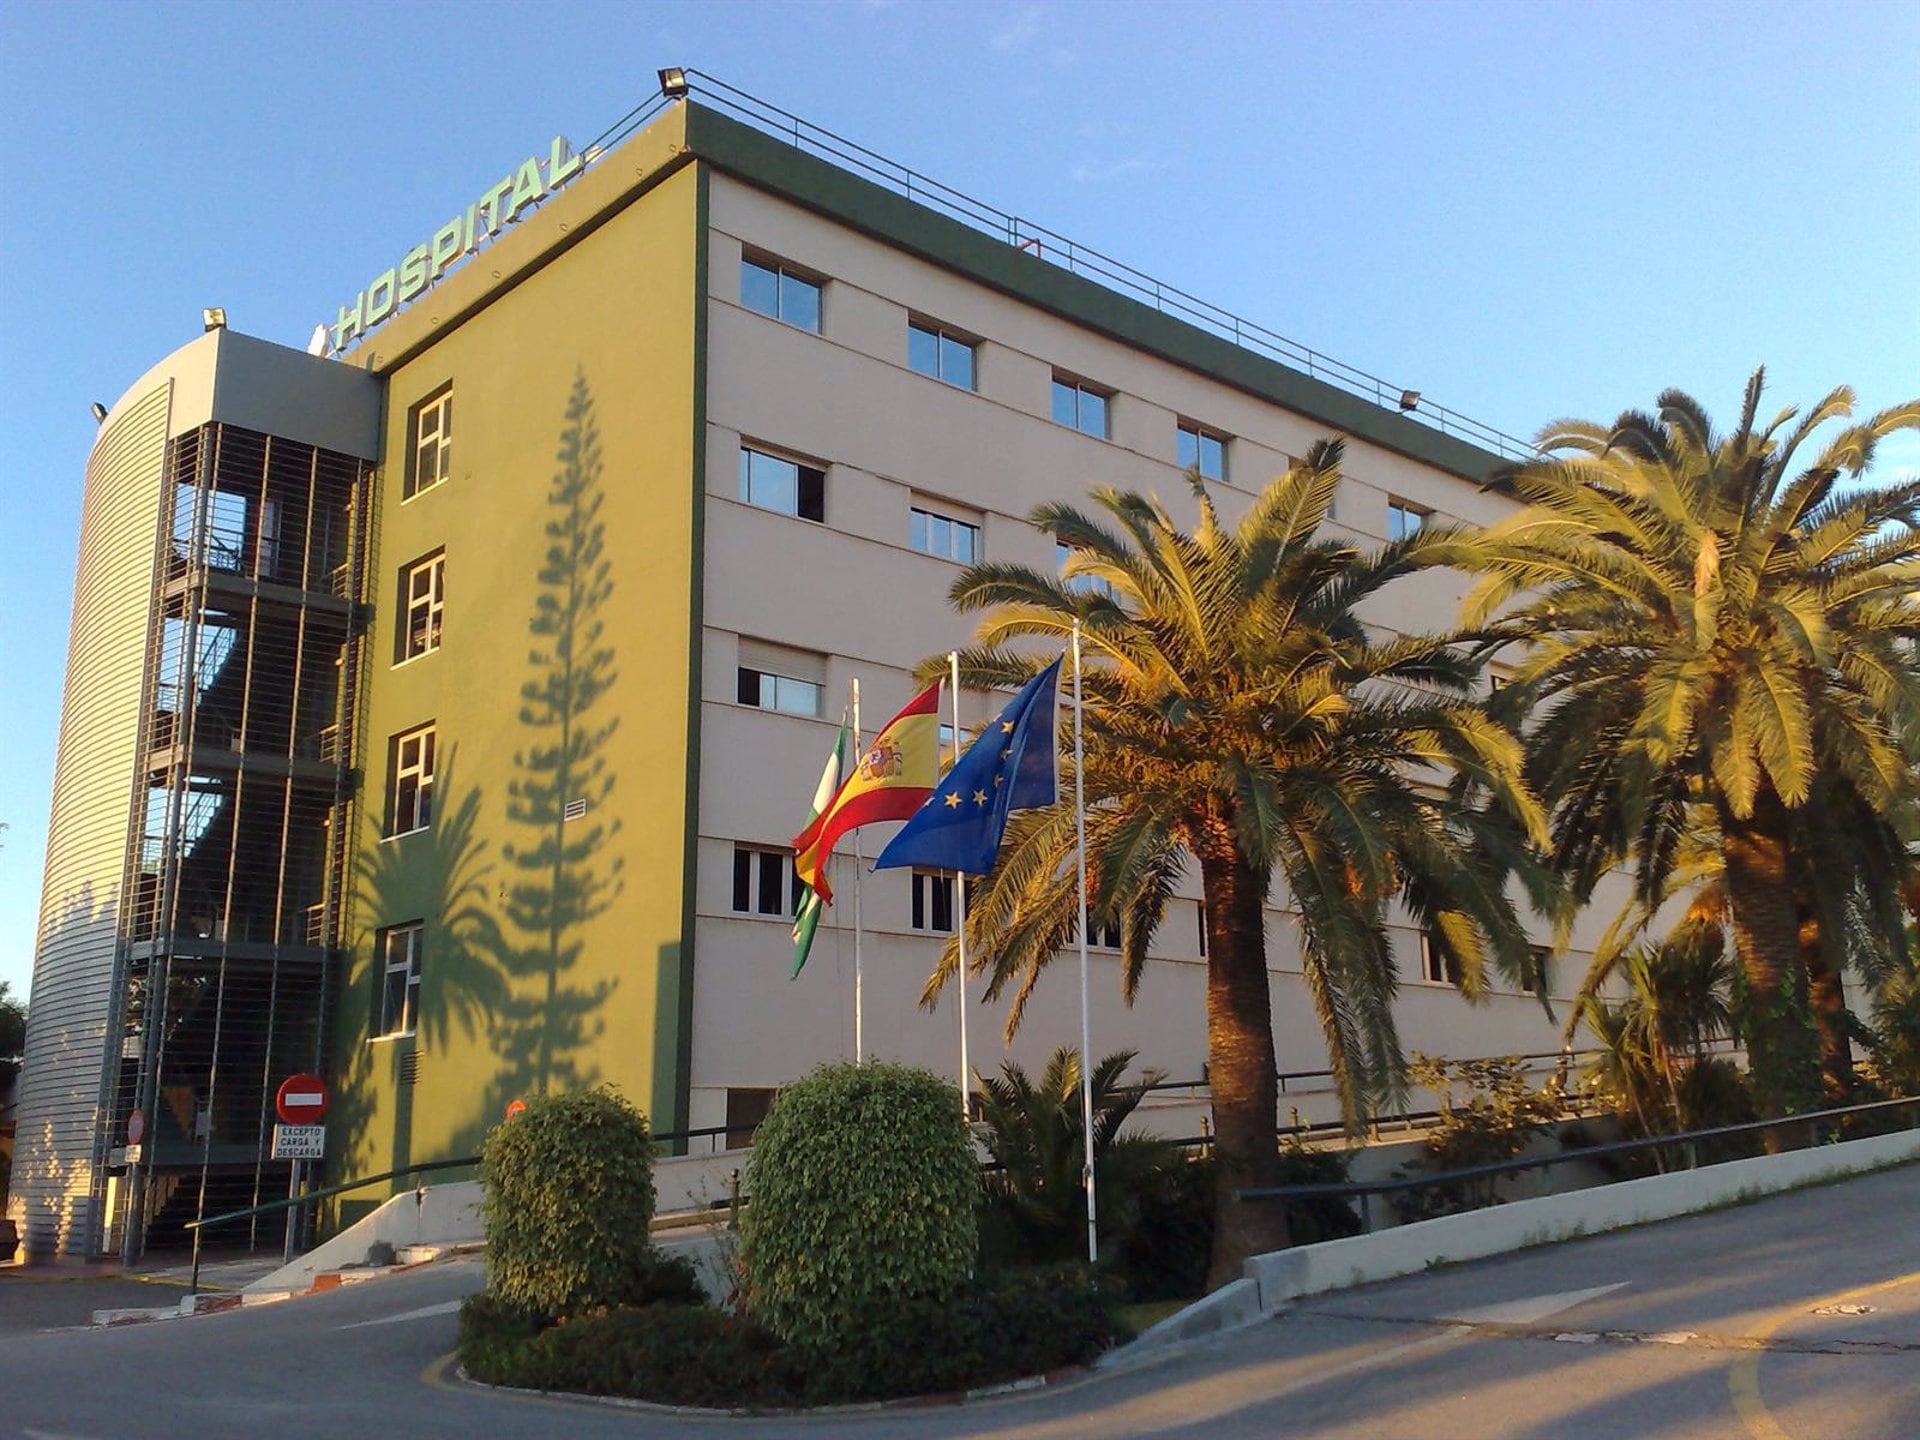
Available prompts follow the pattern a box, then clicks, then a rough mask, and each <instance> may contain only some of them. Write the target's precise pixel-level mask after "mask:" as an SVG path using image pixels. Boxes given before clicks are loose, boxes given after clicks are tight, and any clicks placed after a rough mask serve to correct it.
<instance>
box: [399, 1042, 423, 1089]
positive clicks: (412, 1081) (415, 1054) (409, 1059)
mask: <svg viewBox="0 0 1920 1440" xmlns="http://www.w3.org/2000/svg"><path fill="white" fill-rule="evenodd" d="M400 1083H401V1084H402V1085H418V1084H419V1083H420V1052H419V1051H418V1050H409V1051H408V1052H407V1053H406V1054H404V1055H402V1056H401V1057H400Z"/></svg>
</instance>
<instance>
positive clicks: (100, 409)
mask: <svg viewBox="0 0 1920 1440" xmlns="http://www.w3.org/2000/svg"><path fill="white" fill-rule="evenodd" d="M92 408H93V423H94V424H96V425H104V424H106V423H107V407H106V406H104V405H102V404H101V403H100V402H99V401H98V400H96V401H94V402H93V407H92Z"/></svg>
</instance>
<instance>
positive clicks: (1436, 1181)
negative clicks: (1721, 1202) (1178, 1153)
mask: <svg viewBox="0 0 1920 1440" xmlns="http://www.w3.org/2000/svg"><path fill="white" fill-rule="evenodd" d="M1908 1108H1920V1095H1912V1096H1905V1097H1902V1098H1899V1099H1894V1100H1872V1101H1868V1102H1866V1103H1865V1104H1861V1105H1841V1106H1836V1107H1835V1108H1833V1109H1830V1110H1810V1111H1807V1112H1806V1113H1804V1114H1800V1115H1783V1116H1780V1117H1777V1118H1775V1119H1771V1120H1747V1121H1742V1122H1741V1123H1740V1124H1738V1125H1715V1126H1711V1127H1709V1128H1707V1129H1704V1130H1683V1131H1679V1132H1676V1133H1675V1134H1672V1135H1655V1136H1650V1137H1648V1138H1646V1139H1642V1140H1612V1141H1608V1142H1606V1143H1605V1144H1601V1145H1583V1146H1581V1147H1579V1148H1578V1149H1574V1150H1561V1151H1558V1152H1556V1153H1554V1154H1551V1155H1535V1156H1530V1157H1522V1158H1520V1159H1517V1160H1497V1161H1494V1162H1492V1163H1490V1164H1486V1165H1468V1166H1465V1167H1463V1168H1461V1169H1458V1170H1445V1171H1440V1172H1438V1173H1435V1174H1432V1175H1409V1176H1405V1177H1402V1178H1400V1179H1394V1180H1358V1181H1341V1182H1331V1181H1329V1182H1322V1183H1318V1184H1312V1185H1255V1186H1248V1187H1247V1188H1245V1189H1243V1190H1240V1191H1238V1192H1237V1193H1238V1195H1239V1198H1240V1199H1242V1200H1255V1201H1259V1200H1279V1201H1283V1202H1284V1201H1288V1200H1336V1199H1345V1200H1358V1201H1360V1205H1359V1207H1358V1208H1359V1211H1360V1223H1361V1227H1362V1229H1363V1230H1366V1231H1371V1229H1372V1228H1373V1227H1372V1207H1371V1206H1370V1205H1369V1204H1368V1203H1367V1202H1368V1201H1369V1200H1371V1199H1372V1198H1373V1197H1374V1196H1375V1195H1393V1194H1402V1193H1405V1192H1407V1191H1411V1190H1426V1189H1431V1188H1433V1187H1435V1186H1439V1185H1455V1184H1459V1183H1460V1182H1461V1181H1464V1180H1487V1179H1495V1178H1498V1177H1500V1176H1503V1175H1516V1174H1519V1173H1520V1172H1522V1171H1525V1170H1545V1169H1549V1168H1551V1167H1553V1166H1555V1165H1570V1164H1572V1163H1574V1162H1575V1161H1579V1160H1592V1159H1596V1158H1599V1157H1601V1156H1607V1155H1626V1154H1631V1153H1633V1152H1634V1151H1637V1150H1651V1149H1658V1148H1663V1147H1667V1146H1675V1145H1679V1146H1685V1147H1687V1152H1688V1159H1689V1163H1688V1165H1687V1168H1688V1169H1690V1170H1694V1169H1710V1168H1712V1166H1713V1165H1718V1164H1726V1163H1727V1162H1726V1161H1723V1160H1718V1161H1712V1162H1710V1163H1709V1164H1708V1165H1706V1166H1701V1165H1698V1164H1695V1163H1693V1161H1694V1160H1695V1159H1696V1158H1697V1155H1696V1152H1695V1151H1694V1149H1693V1147H1695V1146H1697V1145H1698V1144H1699V1143H1700V1142H1701V1141H1703V1140H1716V1139H1719V1138H1721V1137H1723V1136H1729V1135H1750V1134H1755V1133H1757V1132H1759V1131H1764V1130H1778V1129H1781V1128H1783V1127H1788V1126H1824V1125H1825V1124H1827V1123H1828V1122H1830V1121H1832V1120H1834V1119H1836V1118H1840V1117H1844V1116H1848V1115H1865V1114H1871V1113H1874V1112H1877V1111H1881V1110H1899V1109H1908ZM1495 1203H1498V1202H1495Z"/></svg>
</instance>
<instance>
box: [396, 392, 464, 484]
mask: <svg viewBox="0 0 1920 1440" xmlns="http://www.w3.org/2000/svg"><path fill="white" fill-rule="evenodd" d="M409 428H410V430H411V433H412V436H413V448H412V450H411V451H409V452H408V455H407V461H408V463H407V475H406V483H405V484H404V485H402V486H401V499H403V500H411V499H412V498H413V497H414V496H416V495H418V494H419V493H420V492H421V491H422V490H431V489H432V488H433V487H434V486H435V485H438V484H439V483H440V482H441V481H442V480H445V479H446V478H447V477H448V476H450V475H451V474H452V473H453V387H452V386H451V385H449V386H448V387H447V388H446V389H444V390H442V391H440V392H439V393H438V394H437V395H431V396H429V397H428V398H427V399H425V400H422V401H421V402H420V403H419V404H418V405H416V406H414V407H413V412H412V415H411V416H410V417H409Z"/></svg>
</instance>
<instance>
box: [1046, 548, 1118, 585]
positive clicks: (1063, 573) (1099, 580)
mask: <svg viewBox="0 0 1920 1440" xmlns="http://www.w3.org/2000/svg"><path fill="white" fill-rule="evenodd" d="M1076 548H1077V547H1075V546H1072V545H1069V544H1067V542H1066V541H1064V540H1060V539H1056V540H1055V541H1054V542H1053V565H1054V569H1056V570H1058V571H1059V572H1060V577H1061V578H1060V583H1061V584H1062V585H1063V586H1065V587H1066V588H1067V589H1068V590H1071V591H1072V592H1073V593H1074V594H1076V595H1104V596H1106V597H1107V598H1108V599H1109V600H1111V599H1112V598H1113V582H1112V581H1111V580H1109V579H1107V577H1106V576H1104V575H1069V574H1067V561H1069V560H1071V559H1072V558H1073V552H1074V550H1075V549H1076Z"/></svg>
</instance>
